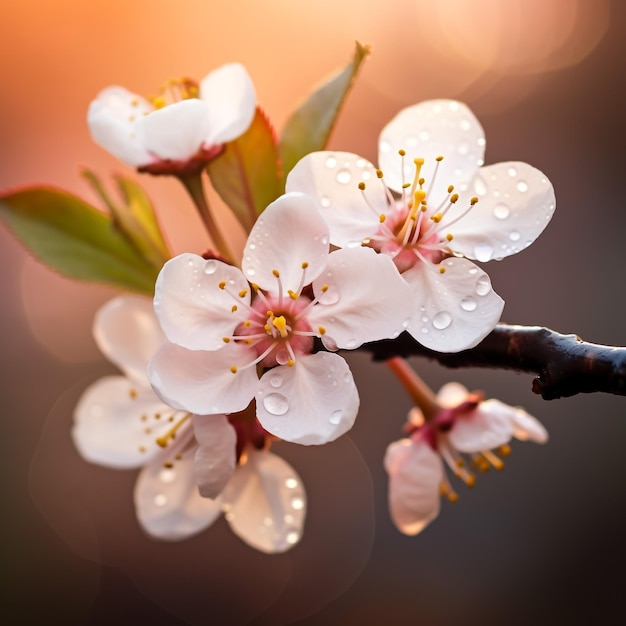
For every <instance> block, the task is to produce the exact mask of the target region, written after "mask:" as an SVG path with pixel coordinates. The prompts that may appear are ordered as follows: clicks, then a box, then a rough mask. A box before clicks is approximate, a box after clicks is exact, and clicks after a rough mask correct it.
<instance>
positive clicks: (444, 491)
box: [439, 484, 448, 497]
mask: <svg viewBox="0 0 626 626" xmlns="http://www.w3.org/2000/svg"><path fill="white" fill-rule="evenodd" d="M439 495H440V496H444V497H445V496H447V495H448V490H447V489H446V486H445V485H444V484H441V485H439Z"/></svg>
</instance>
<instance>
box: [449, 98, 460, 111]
mask: <svg viewBox="0 0 626 626" xmlns="http://www.w3.org/2000/svg"><path fill="white" fill-rule="evenodd" d="M448 108H449V109H450V111H458V110H459V103H458V102H457V101H456V100H453V101H452V102H450V103H449V104H448Z"/></svg>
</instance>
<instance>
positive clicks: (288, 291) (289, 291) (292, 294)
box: [287, 289, 298, 300]
mask: <svg viewBox="0 0 626 626" xmlns="http://www.w3.org/2000/svg"><path fill="white" fill-rule="evenodd" d="M287 293H288V294H289V297H290V298H291V299H292V300H297V299H298V294H297V293H296V292H295V291H292V290H291V289H288V290H287Z"/></svg>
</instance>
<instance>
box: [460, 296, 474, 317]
mask: <svg viewBox="0 0 626 626" xmlns="http://www.w3.org/2000/svg"><path fill="white" fill-rule="evenodd" d="M477 306H478V304H477V303H476V300H474V298H471V297H470V296H468V297H467V298H463V300H461V308H462V309H463V310H464V311H467V312H468V313H471V312H472V311H475V310H476V307H477Z"/></svg>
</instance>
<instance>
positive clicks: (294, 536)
mask: <svg viewBox="0 0 626 626" xmlns="http://www.w3.org/2000/svg"><path fill="white" fill-rule="evenodd" d="M298 539H300V535H299V534H298V533H297V532H296V531H295V530H292V531H291V532H290V533H287V537H285V541H286V542H287V543H288V544H289V545H291V546H292V545H293V544H294V543H298Z"/></svg>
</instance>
